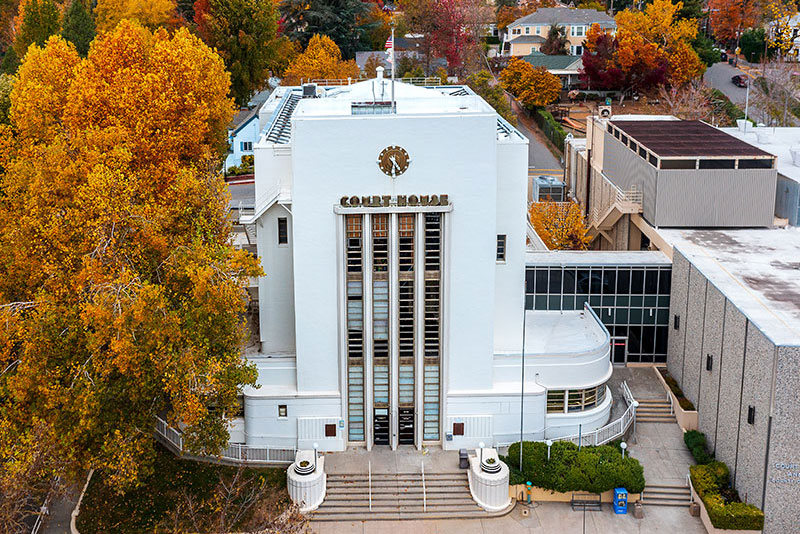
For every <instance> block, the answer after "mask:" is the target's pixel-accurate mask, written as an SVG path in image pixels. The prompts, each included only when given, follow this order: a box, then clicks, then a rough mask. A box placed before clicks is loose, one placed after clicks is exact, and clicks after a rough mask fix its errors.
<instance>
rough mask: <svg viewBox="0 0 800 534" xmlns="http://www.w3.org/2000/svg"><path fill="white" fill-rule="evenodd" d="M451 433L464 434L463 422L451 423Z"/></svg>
mask: <svg viewBox="0 0 800 534" xmlns="http://www.w3.org/2000/svg"><path fill="white" fill-rule="evenodd" d="M453 435H454V436H463V435H464V423H453Z"/></svg>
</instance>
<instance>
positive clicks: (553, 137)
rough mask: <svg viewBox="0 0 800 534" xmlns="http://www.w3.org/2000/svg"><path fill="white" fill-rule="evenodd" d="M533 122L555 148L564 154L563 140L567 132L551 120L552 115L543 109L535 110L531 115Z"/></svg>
mask: <svg viewBox="0 0 800 534" xmlns="http://www.w3.org/2000/svg"><path fill="white" fill-rule="evenodd" d="M533 120H534V121H536V124H538V125H539V128H541V129H542V131H543V132H544V135H545V136H547V138H548V139H550V141H552V143H553V144H554V145H556V148H558V149H559V150H560V151H561V152H564V139H566V137H567V132H565V131H564V128H562V127H561V125H560V124H559V123H558V122H557V121H556V120H555V119H554V118H553V115H552V114H551V113H550V112H549V111H547V110H545V109H537V110H536V111H535V112H534V113H533Z"/></svg>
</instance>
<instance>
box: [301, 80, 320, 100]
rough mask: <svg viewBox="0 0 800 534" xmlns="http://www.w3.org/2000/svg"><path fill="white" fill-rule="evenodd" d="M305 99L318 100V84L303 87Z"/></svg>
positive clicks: (308, 84)
mask: <svg viewBox="0 0 800 534" xmlns="http://www.w3.org/2000/svg"><path fill="white" fill-rule="evenodd" d="M303 98H317V84H315V83H307V84H305V85H303Z"/></svg>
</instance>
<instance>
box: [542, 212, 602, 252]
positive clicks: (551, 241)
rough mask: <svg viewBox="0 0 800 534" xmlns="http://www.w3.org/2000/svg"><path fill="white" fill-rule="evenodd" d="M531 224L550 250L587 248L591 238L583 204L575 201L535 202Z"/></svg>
mask: <svg viewBox="0 0 800 534" xmlns="http://www.w3.org/2000/svg"><path fill="white" fill-rule="evenodd" d="M528 213H529V216H530V220H531V225H532V226H533V229H534V230H536V233H537V234H538V235H539V237H540V238H541V239H542V241H544V244H545V245H547V248H549V249H550V250H586V248H588V246H589V243H590V242H591V238H590V237H589V236H588V235H586V234H587V232H588V231H589V229H588V228H587V227H586V222H585V221H584V218H583V213H582V211H581V206H580V204H578V203H575V202H533V203H532V204H531V207H530V209H529V212H528Z"/></svg>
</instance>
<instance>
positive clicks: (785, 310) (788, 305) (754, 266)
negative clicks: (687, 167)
mask: <svg viewBox="0 0 800 534" xmlns="http://www.w3.org/2000/svg"><path fill="white" fill-rule="evenodd" d="M658 232H659V234H661V236H662V237H663V238H664V239H665V240H667V242H669V243H670V244H672V245H673V247H674V248H675V249H676V250H677V251H679V252H680V253H681V254H683V255H684V256H686V258H687V259H688V260H689V262H690V263H691V264H692V265H693V266H694V267H695V268H696V269H697V270H698V271H700V272H701V273H703V275H704V276H705V277H706V278H707V279H708V280H709V281H710V282H711V283H712V284H714V286H715V287H716V288H717V289H719V291H720V292H722V294H724V295H725V297H726V298H727V299H728V300H730V301H731V302H732V303H733V304H734V305H735V306H736V307H737V308H738V309H739V310H740V311H741V312H742V313H743V314H744V315H745V316H747V318H748V319H749V320H750V322H752V323H753V324H755V325H756V326H757V327H758V328H759V329H760V330H761V331H762V332H763V333H764V335H765V336H767V337H768V338H769V339H771V340H772V342H773V343H775V344H776V345H798V346H800V227H789V228H770V229H752V230H664V229H659V230H658Z"/></svg>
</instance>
